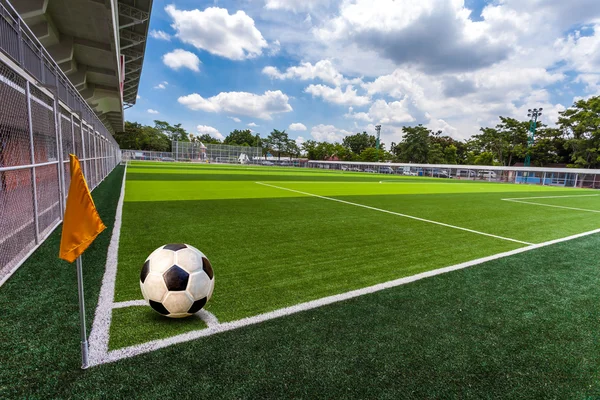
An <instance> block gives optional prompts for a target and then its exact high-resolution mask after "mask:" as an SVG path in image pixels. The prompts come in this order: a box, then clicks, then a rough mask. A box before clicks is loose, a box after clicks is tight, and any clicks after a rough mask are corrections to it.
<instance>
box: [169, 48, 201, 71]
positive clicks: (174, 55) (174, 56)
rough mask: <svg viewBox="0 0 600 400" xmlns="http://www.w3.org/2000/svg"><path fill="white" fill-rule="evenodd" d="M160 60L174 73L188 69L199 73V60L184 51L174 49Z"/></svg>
mask: <svg viewBox="0 0 600 400" xmlns="http://www.w3.org/2000/svg"><path fill="white" fill-rule="evenodd" d="M162 60H163V63H164V64H165V65H166V66H167V67H169V68H171V69H174V70H176V71H177V70H178V69H180V68H188V69H191V70H192V71H195V72H198V71H200V59H199V58H198V56H197V55H195V54H194V53H192V52H189V51H186V50H182V49H175V50H173V51H172V52H170V53H167V54H165V55H163V56H162Z"/></svg>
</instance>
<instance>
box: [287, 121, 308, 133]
mask: <svg viewBox="0 0 600 400" xmlns="http://www.w3.org/2000/svg"><path fill="white" fill-rule="evenodd" d="M288 129H289V130H290V131H305V130H306V126H305V125H304V124H302V123H300V122H294V123H293V124H290V126H289V127H288Z"/></svg>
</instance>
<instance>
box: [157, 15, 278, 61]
mask: <svg viewBox="0 0 600 400" xmlns="http://www.w3.org/2000/svg"><path fill="white" fill-rule="evenodd" d="M165 10H166V12H167V14H168V15H169V16H170V17H171V18H172V19H173V24H172V27H173V29H175V31H176V32H177V33H176V36H177V37H178V38H179V39H181V41H183V42H184V43H188V44H191V45H192V46H194V47H196V48H197V49H202V50H206V51H208V52H209V53H212V54H216V55H218V56H221V57H225V58H229V59H231V60H244V59H247V58H253V57H256V56H259V55H261V54H262V50H263V48H266V47H268V44H267V41H266V40H265V39H264V38H263V36H262V34H261V33H260V31H259V30H258V29H256V26H255V25H254V20H253V19H252V18H250V17H249V16H248V15H247V14H246V13H245V12H244V11H241V10H240V11H237V12H236V13H235V14H232V15H229V12H228V11H227V10H226V9H224V8H218V7H209V8H207V9H205V10H204V11H200V10H197V9H195V10H189V11H184V10H178V9H177V8H176V7H175V6H174V5H172V4H171V5H168V6H167V7H165Z"/></svg>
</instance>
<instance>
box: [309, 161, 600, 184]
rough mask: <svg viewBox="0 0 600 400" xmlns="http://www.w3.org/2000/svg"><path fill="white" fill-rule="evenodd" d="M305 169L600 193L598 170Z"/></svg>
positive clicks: (352, 165) (324, 164)
mask: <svg viewBox="0 0 600 400" xmlns="http://www.w3.org/2000/svg"><path fill="white" fill-rule="evenodd" d="M308 167H310V168H320V169H331V170H340V171H348V172H368V173H376V174H382V175H404V176H422V177H432V178H449V179H450V178H452V179H466V180H479V181H489V182H506V183H523V184H530V185H547V186H565V187H579V188H591V189H600V170H598V169H575V168H539V167H503V166H485V165H447V164H439V165H436V164H405V163H368V162H350V161H309V162H308Z"/></svg>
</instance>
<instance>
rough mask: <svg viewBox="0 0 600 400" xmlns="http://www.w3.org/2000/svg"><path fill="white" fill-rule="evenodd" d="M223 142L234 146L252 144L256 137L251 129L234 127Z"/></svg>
mask: <svg viewBox="0 0 600 400" xmlns="http://www.w3.org/2000/svg"><path fill="white" fill-rule="evenodd" d="M223 143H224V144H229V145H233V146H252V145H253V144H255V143H256V138H255V137H254V135H253V134H252V131H251V130H250V129H244V130H238V129H234V130H233V131H232V132H231V133H229V135H227V137H226V138H225V140H223Z"/></svg>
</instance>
